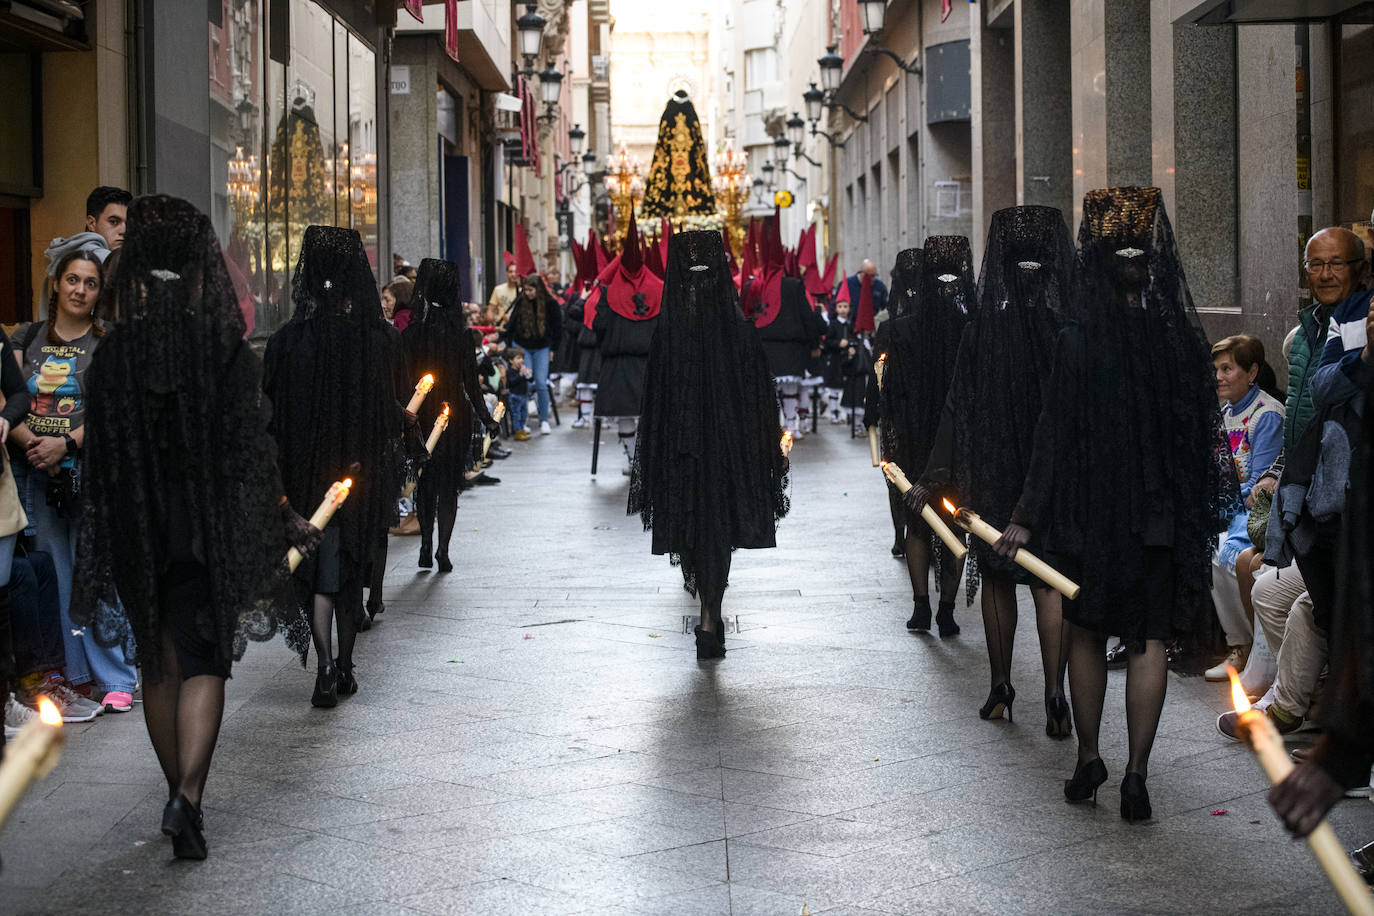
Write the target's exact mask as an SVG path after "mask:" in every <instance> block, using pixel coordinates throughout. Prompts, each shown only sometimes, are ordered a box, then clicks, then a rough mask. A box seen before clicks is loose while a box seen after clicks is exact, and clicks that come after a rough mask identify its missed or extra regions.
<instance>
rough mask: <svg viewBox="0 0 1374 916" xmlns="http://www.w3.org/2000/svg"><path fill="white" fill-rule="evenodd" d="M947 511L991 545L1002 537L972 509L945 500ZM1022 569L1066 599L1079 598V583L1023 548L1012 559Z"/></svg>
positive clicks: (965, 528)
mask: <svg viewBox="0 0 1374 916" xmlns="http://www.w3.org/2000/svg"><path fill="white" fill-rule="evenodd" d="M944 502H945V509H946V510H948V511H949V514H950V515H952V516H954V523H955V524H956V525H958V526H959V527H960V528H963V529H964V530H965V531H967V532H968V533H969V534H974V535H977V536H978V537H980V538H982V539H983V540H985V541H987V542H988V543H989V544H996V543H997V542H998V541H999V540H1000V539H1001V537H1002V532H1000V531H998V530H997V529H996V528H994V527H992V526H991V525H989V524H988V523H987V522H985V521H983V520H982V519H981V518H979V517H978V514H977V513H976V512H974V511H973V510H972V509H956V508H954V504H953V503H951V502H950V501H949V500H945V501H944ZM1012 559H1013V560H1015V561H1016V563H1017V565H1019V566H1020V567H1021V568H1022V569H1025V570H1027V571H1028V572H1030V573H1031V574H1032V575H1034V576H1035V577H1036V578H1037V579H1040V580H1041V581H1042V582H1044V583H1045V584H1046V585H1048V586H1049V587H1050V588H1052V589H1054V590H1055V591H1057V592H1059V593H1060V594H1061V595H1063V596H1064V597H1065V598H1069V599H1073V598H1077V597H1078V590H1079V587H1078V583H1077V582H1074V581H1073V580H1072V579H1070V578H1069V577H1068V576H1066V575H1064V574H1063V573H1061V572H1060V571H1059V570H1057V569H1055V568H1054V567H1053V566H1051V565H1050V564H1048V563H1046V562H1045V561H1044V560H1042V559H1040V558H1039V557H1037V556H1036V555H1035V554H1033V553H1031V552H1030V551H1029V550H1027V549H1026V548H1024V547H1022V548H1020V549H1018V550H1017V551H1016V556H1014V557H1012Z"/></svg>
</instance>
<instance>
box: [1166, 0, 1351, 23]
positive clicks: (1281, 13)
mask: <svg viewBox="0 0 1374 916" xmlns="http://www.w3.org/2000/svg"><path fill="white" fill-rule="evenodd" d="M1328 19H1339V20H1340V21H1341V22H1351V23H1355V22H1374V2H1369V0H1203V2H1199V3H1195V4H1193V7H1192V9H1190V10H1188V11H1187V12H1184V13H1183V14H1182V15H1180V16H1177V17H1175V18H1174V21H1175V22H1182V23H1191V24H1196V25H1231V24H1237V25H1259V24H1262V23H1270V24H1275V23H1291V22H1321V21H1325V20H1328Z"/></svg>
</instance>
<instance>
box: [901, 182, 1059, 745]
mask: <svg viewBox="0 0 1374 916" xmlns="http://www.w3.org/2000/svg"><path fill="white" fill-rule="evenodd" d="M1073 257H1074V253H1073V242H1072V240H1071V239H1070V238H1069V230H1068V227H1067V226H1065V225H1064V217H1063V215H1062V214H1061V213H1060V212H1059V211H1058V210H1056V209H1055V208H1053V207H1012V208H1008V209H1006V210H999V211H997V212H996V213H994V214H993V215H992V227H991V228H990V229H989V231H988V245H987V250H986V252H985V254H984V255H983V272H982V275H981V276H980V277H979V280H978V301H977V305H976V307H975V309H974V311H973V315H972V316H971V318H970V320H969V323H968V325H966V326H965V328H964V333H963V337H962V338H961V339H960V341H959V355H958V359H957V362H956V363H955V369H954V379H953V381H952V382H951V383H950V389H949V398H948V399H947V400H946V402H945V410H944V414H943V418H942V419H941V421H940V429H939V432H938V433H937V435H936V437H935V446H934V448H933V450H932V451H931V455H930V460H929V461H928V462H927V464H926V467H925V473H924V474H922V475H921V479H920V480H919V481H918V482H917V485H916V486H915V487H913V488H912V489H911V490H909V491H908V492H907V494H906V502H907V504H908V505H910V506H911V507H912V509H913V510H914V511H917V512H919V511H920V509H921V507H922V506H923V505H925V501H926V500H927V499H928V498H929V494H930V493H932V492H934V491H936V490H940V489H943V488H945V487H947V486H949V485H950V484H951V483H953V485H954V490H955V492H956V493H957V494H958V498H959V504H960V505H964V504H967V505H969V507H970V508H972V509H974V510H976V511H977V512H978V514H979V515H980V516H982V518H983V520H984V521H986V522H988V523H989V524H990V525H993V526H994V527H996V528H999V529H1000V528H1004V527H1006V525H1007V523H1008V522H1009V521H1010V520H1011V511H1012V509H1013V508H1015V506H1016V500H1017V499H1018V498H1019V497H1020V496H1021V484H1022V482H1024V481H1025V479H1026V469H1027V466H1028V465H1029V463H1030V455H1031V447H1032V445H1033V440H1034V436H1035V424H1036V421H1037V420H1039V419H1040V407H1041V389H1042V388H1044V387H1045V386H1046V385H1048V384H1049V379H1050V371H1051V369H1053V367H1054V347H1055V340H1056V338H1057V337H1058V336H1059V331H1060V329H1061V328H1062V327H1063V326H1064V321H1065V316H1066V312H1067V309H1068V303H1069V297H1070V295H1071V292H1072V288H1071V286H1070V283H1071V280H1072V277H1073ZM970 547H971V549H972V552H973V562H972V563H971V564H970V569H969V578H970V579H975V578H976V579H977V580H981V581H980V587H981V588H982V592H983V594H982V605H983V629H984V631H985V632H986V634H987V641H988V662H989V664H990V665H991V668H992V689H991V692H990V693H989V695H988V699H987V702H986V703H984V704H983V707H982V708H981V709H979V710H978V715H979V716H980V717H982V718H984V719H990V718H999V717H1000V716H1001V715H1002V712H1003V711H1004V710H1005V712H1006V715H1007V718H1008V719H1011V706H1012V701H1014V700H1015V699H1016V690H1015V689H1014V688H1013V687H1012V685H1011V654H1012V645H1013V643H1014V641H1015V638H1016V616H1017V615H1016V586H1017V584H1021V585H1029V586H1030V587H1031V597H1032V598H1033V599H1034V601H1035V620H1036V629H1037V630H1038V632H1039V634H1040V661H1041V664H1042V667H1043V668H1044V673H1045V734H1047V735H1049V736H1051V737H1054V738H1067V737H1068V736H1069V735H1070V733H1071V732H1072V727H1073V726H1072V720H1071V718H1070V716H1069V704H1068V701H1066V700H1065V699H1064V669H1065V666H1066V665H1067V657H1066V656H1065V654H1064V651H1063V641H1064V635H1063V628H1064V621H1063V615H1062V613H1061V608H1060V602H1059V593H1058V592H1056V591H1054V590H1053V589H1051V588H1049V587H1048V586H1046V585H1045V584H1044V583H1043V582H1041V581H1040V580H1039V579H1036V578H1034V577H1032V576H1031V575H1030V574H1029V573H1027V572H1026V571H1025V570H1024V569H1022V568H1021V567H1020V566H1018V565H1016V564H1015V563H1014V562H1012V561H1011V560H1008V559H1006V558H1005V557H1002V556H1000V555H999V554H997V553H996V552H995V551H993V550H992V547H991V545H989V544H987V543H985V542H984V541H982V540H981V539H979V538H973V539H972V543H971V545H970ZM1032 549H1034V550H1038V549H1040V548H1039V546H1038V545H1032Z"/></svg>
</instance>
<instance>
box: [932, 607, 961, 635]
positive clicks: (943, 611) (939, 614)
mask: <svg viewBox="0 0 1374 916" xmlns="http://www.w3.org/2000/svg"><path fill="white" fill-rule="evenodd" d="M935 625H936V626H938V627H939V628H940V638H941V639H948V638H949V637H951V636H958V635H959V624H957V623H955V622H954V602H953V601H950V602H948V603H946V602H944V601H941V602H940V609H939V610H938V611H936V612H935Z"/></svg>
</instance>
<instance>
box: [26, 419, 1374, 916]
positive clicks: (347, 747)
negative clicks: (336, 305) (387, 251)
mask: <svg viewBox="0 0 1374 916" xmlns="http://www.w3.org/2000/svg"><path fill="white" fill-rule="evenodd" d="M590 438H591V437H590V433H589V432H588V431H573V430H570V429H569V428H567V427H566V426H565V427H562V428H559V429H557V430H556V431H555V433H554V435H552V436H549V437H538V436H536V437H535V439H534V440H532V441H531V442H528V443H516V444H515V445H514V448H515V452H516V454H515V456H514V457H512V458H511V459H509V460H508V461H505V462H502V463H500V464H498V465H497V467H496V468H495V469H494V473H496V474H497V475H498V476H500V477H501V478H502V479H503V483H502V484H501V486H499V487H495V488H488V489H483V490H481V491H478V492H474V493H470V494H465V495H464V497H463V500H462V509H461V511H460V513H459V527H458V530H457V531H456V532H455V538H454V545H453V551H452V553H453V556H454V558H455V562H456V563H457V565H458V567H459V569H460V572H459V573H455V574H454V575H452V576H440V575H435V574H432V573H427V572H421V571H418V570H416V569H415V568H414V560H415V552H416V550H417V548H418V544H417V542H416V540H415V539H413V538H412V539H393V542H392V554H391V558H390V564H389V569H388V574H387V588H388V601H387V606H388V609H387V612H386V613H385V614H384V615H383V616H382V617H381V618H380V619H379V622H378V624H377V626H376V627H375V628H374V629H373V630H372V631H371V632H369V633H367V634H364V635H362V636H361V637H360V643H359V647H358V659H357V661H358V677H359V680H360V682H361V684H362V690H361V692H360V693H359V694H358V695H357V696H355V697H352V698H350V699H348V700H346V701H344V702H343V703H342V704H341V705H340V706H339V707H338V708H337V709H335V710H315V709H312V708H311V707H310V705H309V694H310V690H311V686H312V683H313V672H311V671H306V670H303V669H302V668H301V667H300V666H299V664H297V663H296V661H295V660H294V659H293V658H292V657H291V655H290V654H289V653H288V652H287V650H286V649H285V648H284V647H283V646H281V645H280V644H268V645H253V646H251V647H250V649H249V653H248V655H247V656H246V657H245V659H244V660H243V662H242V663H240V664H239V665H238V666H237V667H236V668H235V676H234V678H233V680H232V681H231V682H230V684H229V691H228V704H227V713H226V719H225V723H224V728H223V731H222V733H221V738H220V746H219V749H218V751H217V754H216V758H215V765H214V768H213V770H212V773H211V779H210V783H209V786H208V787H207V794H206V805H205V815H206V829H207V833H208V838H209V842H210V846H211V857H210V859H209V860H208V861H206V862H204V863H187V862H178V861H176V860H174V859H173V858H172V857H171V854H170V848H169V846H168V844H167V842H166V840H165V839H164V838H163V837H162V836H161V835H160V833H159V831H158V823H159V814H160V808H161V804H162V802H163V797H162V791H163V790H162V788H161V774H160V772H159V770H158V768H157V764H156V761H155V760H154V758H153V755H152V752H151V749H150V748H149V746H148V743H147V737H146V734H145V732H144V730H143V724H142V721H141V717H140V716H139V715H137V714H134V715H128V716H104V717H102V718H101V719H99V720H97V721H96V722H93V723H90V724H85V725H76V726H69V733H68V739H69V740H68V746H67V748H66V751H65V752H64V754H63V758H62V762H61V764H60V766H59V767H58V769H57V770H56V771H55V772H54V774H53V775H52V776H51V777H49V779H48V780H47V781H45V782H44V783H42V784H40V786H39V787H38V789H37V791H36V792H34V793H33V794H32V795H31V796H30V797H29V798H28V799H27V800H26V801H25V802H24V803H23V805H22V806H21V808H20V809H19V810H18V812H17V813H16V815H15V817H14V818H13V820H12V821H11V823H10V824H9V825H8V827H7V829H6V831H5V833H4V835H3V837H0V854H3V856H4V862H5V869H4V871H3V873H0V913H4V914H10V913H15V914H48V913H52V914H69V913H83V914H84V913H98V914H105V913H115V914H119V913H138V914H164V913H165V914H181V913H196V914H219V913H225V914H243V913H254V914H256V913H289V914H296V913H301V914H314V913H330V914H378V916H401V914H410V916H414V914H421V913H436V914H437V913H444V914H447V913H464V914H467V913H471V914H507V913H509V914H529V913H557V914H566V913H588V914H618V916H626V914H637V916H657V914H692V916H701V914H732V916H746V914H763V916H789V914H800V913H801V912H802V911H803V908H804V907H805V908H806V911H807V912H809V913H812V914H817V916H819V914H834V916H839V914H850V916H876V914H894V913H915V912H937V911H938V912H951V913H990V914H991V913H997V914H1000V913H1024V912H1028V911H1036V910H1041V911H1046V912H1056V913H1059V912H1063V913H1099V912H1113V913H1204V912H1208V913H1210V912H1214V911H1223V912H1237V911H1249V912H1257V913H1263V912H1276V913H1277V912H1285V913H1288V912H1304V913H1321V912H1329V913H1335V912H1339V911H1340V908H1339V904H1338V903H1337V901H1336V900H1335V898H1334V897H1333V895H1332V894H1331V892H1330V891H1329V889H1328V887H1327V885H1326V884H1325V881H1324V879H1323V877H1322V876H1321V873H1320V872H1319V870H1318V869H1317V867H1316V865H1315V864H1314V863H1313V861H1312V859H1311V856H1310V855H1309V854H1308V853H1307V851H1306V849H1305V847H1304V846H1303V845H1301V844H1294V843H1292V842H1290V841H1288V840H1287V839H1286V837H1285V836H1284V835H1283V832H1282V830H1281V829H1280V827H1279V825H1278V823H1277V821H1276V820H1275V819H1274V817H1273V815H1272V814H1271V812H1270V811H1269V809H1268V807H1267V805H1266V804H1265V802H1264V794H1263V793H1264V788H1265V787H1264V780H1263V777H1262V775H1261V774H1260V772H1259V769H1258V767H1257V766H1256V765H1255V764H1254V762H1253V760H1251V759H1250V757H1249V754H1248V752H1246V751H1245V750H1244V748H1242V747H1240V746H1238V745H1235V744H1231V743H1229V742H1226V741H1225V740H1223V739H1222V738H1221V737H1220V736H1218V735H1217V733H1216V730H1215V727H1214V725H1213V721H1214V719H1215V717H1216V715H1217V713H1218V712H1219V711H1222V710H1223V709H1224V708H1225V704H1226V691H1225V688H1224V687H1223V686H1221V685H1212V684H1206V683H1204V682H1202V681H1201V680H1200V679H1198V678H1187V677H1179V676H1172V677H1171V681H1170V696H1169V701H1168V705H1167V706H1166V709H1165V712H1164V716H1163V720H1162V722H1161V725H1160V737H1159V740H1158V742H1157V744H1156V747H1155V752H1154V756H1153V759H1152V772H1151V779H1150V787H1151V796H1152V800H1153V802H1154V807H1155V819H1154V820H1153V821H1152V822H1151V823H1149V824H1145V825H1127V824H1125V823H1123V822H1122V821H1121V820H1120V818H1119V817H1118V816H1117V812H1116V804H1115V802H1116V790H1117V786H1118V785H1119V782H1120V777H1121V771H1122V769H1123V767H1124V763H1125V757H1126V752H1125V741H1126V732H1125V721H1124V703H1123V696H1122V691H1123V687H1124V678H1123V676H1122V673H1120V672H1112V673H1111V675H1110V677H1109V688H1108V697H1107V706H1106V710H1105V716H1104V718H1105V722H1104V726H1103V735H1102V739H1103V740H1102V746H1103V754H1104V758H1105V759H1106V761H1107V766H1108V769H1109V770H1110V771H1111V778H1110V779H1109V780H1108V783H1107V785H1105V786H1104V787H1103V789H1102V794H1101V798H1100V802H1101V804H1100V805H1099V806H1098V807H1096V808H1094V807H1092V806H1082V807H1078V806H1070V805H1067V804H1065V803H1064V801H1063V796H1062V784H1063V780H1064V779H1065V778H1066V777H1067V776H1068V775H1069V774H1070V772H1071V771H1072V768H1073V759H1074V755H1073V746H1072V742H1067V743H1060V742H1053V741H1051V740H1049V739H1047V738H1046V737H1045V736H1044V733H1043V720H1042V718H1041V712H1042V711H1041V710H1040V709H1039V708H1038V703H1037V702H1036V697H1037V695H1038V693H1039V691H1038V690H1037V689H1036V687H1037V685H1038V683H1039V672H1038V670H1037V669H1038V664H1039V659H1038V653H1037V652H1036V637H1035V629H1034V614H1033V611H1032V609H1031V607H1030V604H1029V600H1028V596H1026V595H1024V594H1023V595H1022V596H1021V620H1020V625H1019V628H1018V634H1017V636H1018V643H1019V655H1018V657H1017V659H1016V666H1015V678H1014V683H1016V684H1018V685H1021V687H1022V695H1021V696H1022V699H1021V702H1020V704H1018V706H1017V708H1016V712H1017V718H1016V721H1015V722H1014V723H1009V722H1005V721H1002V722H982V721H980V720H979V719H978V718H977V714H976V710H977V708H978V706H979V704H980V703H981V702H982V699H983V695H984V693H985V692H986V687H987V685H986V678H987V674H986V664H987V663H986V653H985V649H984V645H983V638H982V637H983V634H982V625H981V621H980V620H979V617H978V613H977V611H976V609H974V608H964V607H963V603H962V601H961V602H960V610H959V612H958V613H959V618H960V623H961V625H962V626H963V634H962V635H961V636H960V637H959V638H957V639H952V640H946V641H941V640H939V639H938V638H934V637H930V636H918V635H913V634H909V633H907V632H906V631H905V629H904V628H903V627H902V623H903V621H904V620H905V619H906V616H907V614H908V612H909V608H910V603H909V602H910V587H909V584H908V583H907V579H906V573H905V568H904V567H903V566H902V565H901V563H900V562H899V561H896V560H893V559H892V558H891V557H890V556H889V555H888V546H889V544H890V527H889V525H888V522H887V507H886V499H885V495H884V491H883V487H882V483H881V481H880V479H879V477H878V475H877V472H876V471H873V470H872V469H871V468H870V467H869V466H868V460H867V446H866V443H865V442H864V440H861V439H853V440H851V439H849V438H848V437H847V435H846V430H845V429H843V428H841V429H834V428H829V429H824V430H823V431H822V433H821V434H820V435H819V436H813V437H809V438H808V439H807V440H805V441H803V442H801V443H799V444H798V446H797V448H796V450H795V451H794V452H793V466H794V468H795V480H794V484H793V493H792V496H793V511H792V514H791V515H790V516H789V518H788V519H787V520H786V521H785V522H784V523H783V525H782V527H781V529H780V530H779V534H778V543H779V547H778V549H777V550H773V551H741V552H740V553H739V554H738V555H737V556H736V559H735V565H734V570H733V575H732V582H731V587H730V590H729V591H728V592H727V595H726V609H727V613H729V614H731V615H734V621H735V622H736V623H737V628H733V629H732V632H730V633H729V635H728V638H727V645H728V646H729V650H730V652H729V656H728V658H727V659H725V660H724V661H723V662H719V663H715V662H712V663H701V664H699V663H697V662H696V660H695V658H694V656H693V652H692V645H693V642H692V637H691V635H690V632H689V629H690V622H689V624H688V631H685V630H684V620H683V618H684V617H685V616H691V615H693V614H694V612H695V610H696V608H695V605H694V603H693V602H692V600H691V599H690V598H689V597H688V596H687V595H686V594H685V593H684V592H683V591H682V589H681V578H680V575H679V574H678V572H677V571H676V570H674V569H672V568H671V567H670V566H669V565H668V563H667V561H666V560H665V559H664V558H662V557H653V556H651V555H650V554H649V550H648V547H649V540H648V536H647V535H645V534H644V533H643V532H642V531H641V530H640V526H639V524H638V521H637V520H636V519H632V518H627V517H625V515H624V505H625V500H626V492H627V483H626V480H625V478H624V477H623V476H621V475H620V473H619V470H620V466H619V465H618V464H617V463H616V461H615V460H612V458H616V459H618V456H614V455H613V453H612V452H611V450H610V449H609V448H608V449H607V450H606V451H605V452H603V458H604V459H606V460H604V461H603V464H602V473H601V475H600V476H599V478H598V479H595V480H592V479H591V478H590V477H589V476H588V474H587V467H588V464H589V459H590V454H589V452H590ZM603 444H608V443H607V440H606V437H604V436H603ZM1310 740H1311V736H1310V733H1299V735H1298V736H1297V738H1296V741H1298V742H1301V741H1310ZM1218 809H1225V810H1226V811H1227V813H1226V814H1225V815H1214V814H1212V812H1213V811H1214V810H1218ZM1332 822H1333V824H1334V826H1335V827H1336V829H1337V831H1338V833H1340V835H1341V836H1342V838H1343V839H1344V840H1345V841H1346V842H1347V843H1348V844H1350V845H1354V844H1355V843H1356V842H1357V841H1368V840H1369V839H1371V838H1374V805H1371V804H1369V803H1368V802H1363V801H1346V802H1343V803H1341V804H1340V805H1339V806H1337V808H1336V810H1335V812H1334V814H1333V816H1332Z"/></svg>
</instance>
